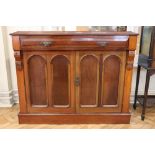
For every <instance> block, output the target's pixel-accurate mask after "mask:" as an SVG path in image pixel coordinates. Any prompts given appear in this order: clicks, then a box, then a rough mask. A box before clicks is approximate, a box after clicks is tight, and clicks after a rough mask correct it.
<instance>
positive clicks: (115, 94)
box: [11, 31, 137, 124]
mask: <svg viewBox="0 0 155 155" xmlns="http://www.w3.org/2000/svg"><path fill="white" fill-rule="evenodd" d="M11 35H12V41H13V49H14V56H15V60H16V71H17V81H18V90H19V102H20V112H19V115H18V116H19V123H28V124H30V123H33V124H34V123H36V124H38V123H46V124H47V123H48V124H50V123H51V124H75V123H76V124H80V123H129V122H130V116H131V115H130V111H129V100H130V90H131V80H132V70H133V60H134V53H135V52H134V51H135V49H136V41H137V34H136V33H132V32H52V31H51V32H47V31H45V32H37V31H27V32H24V31H18V32H15V33H12V34H11Z"/></svg>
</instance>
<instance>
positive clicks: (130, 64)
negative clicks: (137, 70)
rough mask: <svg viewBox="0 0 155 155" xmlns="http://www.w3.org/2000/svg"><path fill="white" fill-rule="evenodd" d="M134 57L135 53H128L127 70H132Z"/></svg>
mask: <svg viewBox="0 0 155 155" xmlns="http://www.w3.org/2000/svg"><path fill="white" fill-rule="evenodd" d="M134 56H135V52H134V51H129V52H128V56H127V69H132V68H133V63H134Z"/></svg>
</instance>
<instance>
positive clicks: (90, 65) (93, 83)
mask: <svg viewBox="0 0 155 155" xmlns="http://www.w3.org/2000/svg"><path fill="white" fill-rule="evenodd" d="M98 74H99V62H98V59H97V58H96V57H95V56H93V55H86V56H84V57H83V58H82V59H81V62H80V82H81V83H80V106H97V105H98V77H99V75H98Z"/></svg>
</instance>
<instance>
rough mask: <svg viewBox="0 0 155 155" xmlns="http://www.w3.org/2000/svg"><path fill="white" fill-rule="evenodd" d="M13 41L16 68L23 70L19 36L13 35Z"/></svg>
mask: <svg viewBox="0 0 155 155" xmlns="http://www.w3.org/2000/svg"><path fill="white" fill-rule="evenodd" d="M12 43H13V49H14V57H15V60H16V69H17V70H22V69H23V54H22V52H21V49H20V38H19V36H12Z"/></svg>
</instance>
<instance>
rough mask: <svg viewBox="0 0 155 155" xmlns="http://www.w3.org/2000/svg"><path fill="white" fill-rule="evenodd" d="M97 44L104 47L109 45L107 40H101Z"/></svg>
mask: <svg viewBox="0 0 155 155" xmlns="http://www.w3.org/2000/svg"><path fill="white" fill-rule="evenodd" d="M97 44H98V45H100V46H102V47H104V46H106V45H107V42H105V41H100V42H97Z"/></svg>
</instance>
